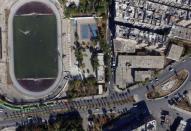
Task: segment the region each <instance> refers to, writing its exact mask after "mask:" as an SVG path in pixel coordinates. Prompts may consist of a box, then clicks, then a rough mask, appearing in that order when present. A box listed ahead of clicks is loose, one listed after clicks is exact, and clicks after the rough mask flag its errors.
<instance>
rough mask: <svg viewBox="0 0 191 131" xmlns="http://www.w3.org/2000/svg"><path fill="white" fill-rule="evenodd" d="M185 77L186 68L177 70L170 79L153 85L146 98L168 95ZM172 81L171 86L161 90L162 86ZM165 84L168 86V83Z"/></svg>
mask: <svg viewBox="0 0 191 131" xmlns="http://www.w3.org/2000/svg"><path fill="white" fill-rule="evenodd" d="M187 77H188V71H187V70H181V71H179V72H177V73H176V75H174V76H172V77H171V78H170V79H168V80H167V81H165V82H164V83H162V84H159V85H158V86H156V87H153V90H152V91H150V92H149V93H148V94H147V98H148V99H156V98H161V97H164V96H167V95H169V94H170V93H172V92H173V91H175V90H176V89H178V88H179V87H180V86H181V85H182V84H183V82H184V81H185V80H186V78H187ZM172 81H174V82H173V83H172V84H173V85H171V86H172V87H171V88H169V89H168V90H163V86H164V85H166V84H168V83H170V82H172ZM167 86H169V85H167Z"/></svg>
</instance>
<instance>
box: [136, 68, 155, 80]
mask: <svg viewBox="0 0 191 131" xmlns="http://www.w3.org/2000/svg"><path fill="white" fill-rule="evenodd" d="M151 75H152V71H135V81H137V82H139V81H145V80H146V79H151Z"/></svg>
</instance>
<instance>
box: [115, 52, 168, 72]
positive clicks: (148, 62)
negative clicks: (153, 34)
mask: <svg viewBox="0 0 191 131" xmlns="http://www.w3.org/2000/svg"><path fill="white" fill-rule="evenodd" d="M159 61H160V62H159ZM164 64H165V57H164V56H136V55H119V56H118V67H119V68H120V67H127V66H129V67H130V68H146V69H162V68H163V67H164Z"/></svg>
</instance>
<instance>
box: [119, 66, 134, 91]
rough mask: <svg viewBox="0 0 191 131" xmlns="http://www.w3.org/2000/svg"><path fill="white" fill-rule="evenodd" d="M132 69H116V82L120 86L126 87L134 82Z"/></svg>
mask: <svg viewBox="0 0 191 131" xmlns="http://www.w3.org/2000/svg"><path fill="white" fill-rule="evenodd" d="M133 82H134V81H133V76H132V70H131V68H128V67H118V68H117V69H116V79H115V83H116V85H117V86H118V88H121V89H125V88H126V87H127V86H128V84H131V83H133Z"/></svg>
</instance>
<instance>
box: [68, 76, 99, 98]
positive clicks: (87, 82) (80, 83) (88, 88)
mask: <svg viewBox="0 0 191 131" xmlns="http://www.w3.org/2000/svg"><path fill="white" fill-rule="evenodd" d="M66 93H67V96H68V97H69V98H75V97H84V96H92V95H97V94H98V87H97V81H96V78H94V77H91V76H90V77H88V78H86V79H84V80H71V81H70V82H69V88H68V91H67V92H66Z"/></svg>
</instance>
